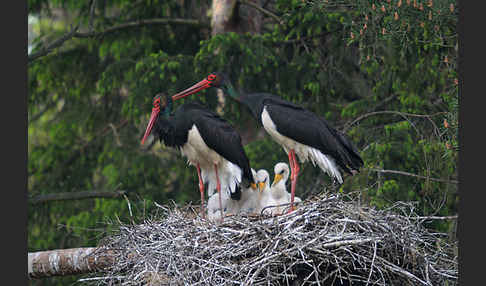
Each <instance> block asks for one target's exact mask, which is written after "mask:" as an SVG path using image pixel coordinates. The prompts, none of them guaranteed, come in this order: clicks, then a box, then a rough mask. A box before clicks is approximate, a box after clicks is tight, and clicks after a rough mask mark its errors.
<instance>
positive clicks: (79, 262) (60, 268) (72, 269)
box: [28, 247, 114, 279]
mask: <svg viewBox="0 0 486 286" xmlns="http://www.w3.org/2000/svg"><path fill="white" fill-rule="evenodd" d="M97 250H98V252H96V251H97ZM95 252H96V255H95ZM113 261H114V257H113V253H112V252H111V251H103V252H100V251H99V249H97V248H95V247H84V248H70V249H55V250H48V251H39V252H29V257H28V276H29V279H32V278H44V277H51V276H66V275H75V274H84V273H92V272H97V271H100V270H103V269H104V268H105V267H107V266H109V265H111V264H112V263H113Z"/></svg>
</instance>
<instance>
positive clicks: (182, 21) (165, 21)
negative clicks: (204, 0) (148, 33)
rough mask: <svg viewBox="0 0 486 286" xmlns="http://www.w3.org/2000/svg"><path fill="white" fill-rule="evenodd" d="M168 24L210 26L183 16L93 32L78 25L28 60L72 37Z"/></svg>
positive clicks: (137, 22) (149, 20) (156, 19)
mask: <svg viewBox="0 0 486 286" xmlns="http://www.w3.org/2000/svg"><path fill="white" fill-rule="evenodd" d="M167 24H178V25H192V26H202V27H209V25H208V24H207V23H202V22H200V21H198V20H192V19H181V18H155V19H146V20H139V21H134V22H128V23H124V24H121V25H118V26H113V27H110V28H107V29H106V30H104V31H101V32H92V31H91V29H90V31H89V32H78V29H79V27H78V26H76V27H75V28H74V29H72V30H71V31H70V32H69V33H67V34H66V35H64V36H62V37H61V38H59V39H57V40H55V41H54V42H53V43H52V44H50V45H48V46H47V47H45V48H42V49H41V50H40V51H38V52H36V53H33V54H31V55H29V56H28V61H27V62H28V63H31V62H33V61H34V60H36V59H38V58H40V57H42V56H45V55H47V54H49V53H51V52H52V51H53V50H54V49H55V48H58V47H61V46H62V45H63V44H64V42H66V41H67V40H70V39H71V38H93V37H98V36H104V35H106V34H109V33H113V32H116V31H120V30H124V29H128V28H134V27H141V26H146V25H167Z"/></svg>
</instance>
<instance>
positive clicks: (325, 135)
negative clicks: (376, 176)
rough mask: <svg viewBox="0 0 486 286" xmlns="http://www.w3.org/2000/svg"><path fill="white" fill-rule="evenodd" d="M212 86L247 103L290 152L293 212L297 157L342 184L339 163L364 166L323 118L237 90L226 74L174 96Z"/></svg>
mask: <svg viewBox="0 0 486 286" xmlns="http://www.w3.org/2000/svg"><path fill="white" fill-rule="evenodd" d="M209 87H216V88H220V89H222V90H223V92H224V93H225V94H226V95H229V96H230V97H232V98H234V99H235V100H237V101H239V102H241V103H243V104H244V105H246V106H247V107H248V108H249V109H250V111H251V113H252V114H253V116H254V117H255V119H256V120H257V121H258V122H259V123H260V124H261V125H262V126H263V128H264V129H265V131H266V132H267V133H268V134H269V135H270V136H271V137H272V138H273V140H275V141H276V142H277V143H278V144H279V145H281V146H282V147H283V149H284V150H285V152H286V153H287V155H288V158H289V165H290V169H291V175H290V179H291V199H290V211H292V210H293V209H294V206H293V203H294V197H295V187H296V184H297V177H298V175H299V170H300V167H299V164H298V162H297V159H296V156H297V157H298V158H299V160H300V161H301V163H304V162H306V161H308V160H310V161H311V162H312V163H313V164H314V166H315V165H316V164H317V165H318V166H319V167H320V169H322V171H324V172H326V173H327V174H328V175H329V176H330V177H331V178H333V179H334V180H337V181H338V182H339V183H340V184H342V183H343V178H342V175H341V172H340V170H339V169H338V166H339V167H340V168H341V169H343V170H344V171H345V172H346V173H349V174H352V175H353V174H354V173H355V172H358V171H359V168H360V167H362V166H363V160H362V159H361V157H360V155H359V152H358V150H357V149H356V148H355V147H354V146H353V144H352V142H351V141H350V140H349V139H348V138H347V137H346V136H345V134H344V133H342V132H340V131H339V130H337V129H335V128H334V127H333V126H331V124H329V122H327V121H326V120H325V119H324V118H323V117H321V116H318V115H316V114H315V113H313V112H311V111H309V110H307V109H305V108H303V107H301V106H299V105H296V104H294V103H291V102H288V101H286V100H284V99H282V98H280V97H279V96H276V95H273V94H270V93H250V94H245V93H240V92H237V91H236V89H235V88H234V87H233V85H232V84H231V82H230V80H229V79H228V77H227V76H226V75H225V74H223V73H220V72H216V73H211V74H209V75H208V76H207V77H206V78H205V79H203V80H202V81H200V82H198V83H197V84H195V85H193V86H191V87H190V88H188V89H186V90H184V91H182V92H179V93H177V94H175V95H174V96H173V98H174V99H179V98H182V97H185V96H188V95H191V94H194V93H197V92H199V91H201V90H203V89H206V88H209Z"/></svg>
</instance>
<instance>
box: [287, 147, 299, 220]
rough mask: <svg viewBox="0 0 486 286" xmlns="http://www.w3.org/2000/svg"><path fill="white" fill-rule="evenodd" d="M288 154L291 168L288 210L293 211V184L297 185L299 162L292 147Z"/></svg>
mask: <svg viewBox="0 0 486 286" xmlns="http://www.w3.org/2000/svg"><path fill="white" fill-rule="evenodd" d="M290 154H291V157H292V158H291V162H292V164H291V166H292V169H291V172H292V174H291V176H290V180H291V183H292V185H291V191H290V210H289V213H290V212H292V211H294V198H295V186H296V185H297V177H298V176H299V171H300V167H299V163H298V162H297V158H296V157H295V151H294V150H293V149H292V150H290Z"/></svg>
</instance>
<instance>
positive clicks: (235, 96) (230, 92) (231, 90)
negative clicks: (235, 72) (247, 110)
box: [223, 81, 243, 102]
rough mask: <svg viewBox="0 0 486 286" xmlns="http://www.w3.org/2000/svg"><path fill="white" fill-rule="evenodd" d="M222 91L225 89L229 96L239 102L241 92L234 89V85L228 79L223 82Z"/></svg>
mask: <svg viewBox="0 0 486 286" xmlns="http://www.w3.org/2000/svg"><path fill="white" fill-rule="evenodd" d="M223 91H225V93H226V94H227V95H229V96H231V97H232V98H233V99H235V100H236V101H239V102H241V98H242V95H243V93H240V92H238V91H236V89H235V87H234V86H233V84H232V83H231V82H230V81H226V82H225V88H224V89H223Z"/></svg>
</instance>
